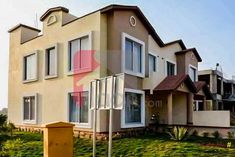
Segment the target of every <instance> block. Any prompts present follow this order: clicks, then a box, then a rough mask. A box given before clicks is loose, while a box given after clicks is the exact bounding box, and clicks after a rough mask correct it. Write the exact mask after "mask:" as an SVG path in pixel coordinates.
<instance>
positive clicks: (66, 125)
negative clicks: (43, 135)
mask: <svg viewBox="0 0 235 157" xmlns="http://www.w3.org/2000/svg"><path fill="white" fill-rule="evenodd" d="M73 126H74V124H72V123H67V122H52V123H48V124H44V125H43V127H46V128H71V127H73Z"/></svg>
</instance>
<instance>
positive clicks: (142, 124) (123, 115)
mask: <svg viewBox="0 0 235 157" xmlns="http://www.w3.org/2000/svg"><path fill="white" fill-rule="evenodd" d="M126 92H130V93H136V94H141V95H142V96H141V123H134V124H131V123H129V124H126V122H125V105H126V104H125V102H126V98H125V96H124V107H123V109H122V111H121V128H136V127H145V92H144V91H142V90H136V89H129V88H125V93H124V95H126Z"/></svg>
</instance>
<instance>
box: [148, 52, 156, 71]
mask: <svg viewBox="0 0 235 157" xmlns="http://www.w3.org/2000/svg"><path fill="white" fill-rule="evenodd" d="M153 72H156V57H155V56H154V55H151V54H149V73H150V74H151V73H153Z"/></svg>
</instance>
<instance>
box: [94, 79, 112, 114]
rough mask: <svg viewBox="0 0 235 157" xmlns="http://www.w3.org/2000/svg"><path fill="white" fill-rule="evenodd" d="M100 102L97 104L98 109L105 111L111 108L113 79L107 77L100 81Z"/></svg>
mask: <svg viewBox="0 0 235 157" xmlns="http://www.w3.org/2000/svg"><path fill="white" fill-rule="evenodd" d="M99 89H100V93H99V94H100V95H99V98H100V102H99V104H98V109H101V110H107V109H110V108H111V105H112V104H113V95H114V93H113V89H114V77H113V76H109V77H105V78H102V79H100V86H99Z"/></svg>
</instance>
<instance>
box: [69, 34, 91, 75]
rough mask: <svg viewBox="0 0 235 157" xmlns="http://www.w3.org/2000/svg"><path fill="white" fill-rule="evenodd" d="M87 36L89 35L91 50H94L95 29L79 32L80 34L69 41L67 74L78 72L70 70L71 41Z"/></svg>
mask: <svg viewBox="0 0 235 157" xmlns="http://www.w3.org/2000/svg"><path fill="white" fill-rule="evenodd" d="M86 36H88V41H89V43H88V45H89V50H91V51H92V50H93V49H92V39H93V31H91V32H87V33H81V34H79V35H77V37H75V38H71V39H70V40H69V41H68V42H67V45H68V46H67V48H68V50H67V58H68V59H67V75H74V74H78V72H74V71H72V70H70V67H69V66H70V64H71V63H70V62H71V61H70V42H71V41H73V40H77V39H81V38H83V37H86Z"/></svg>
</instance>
